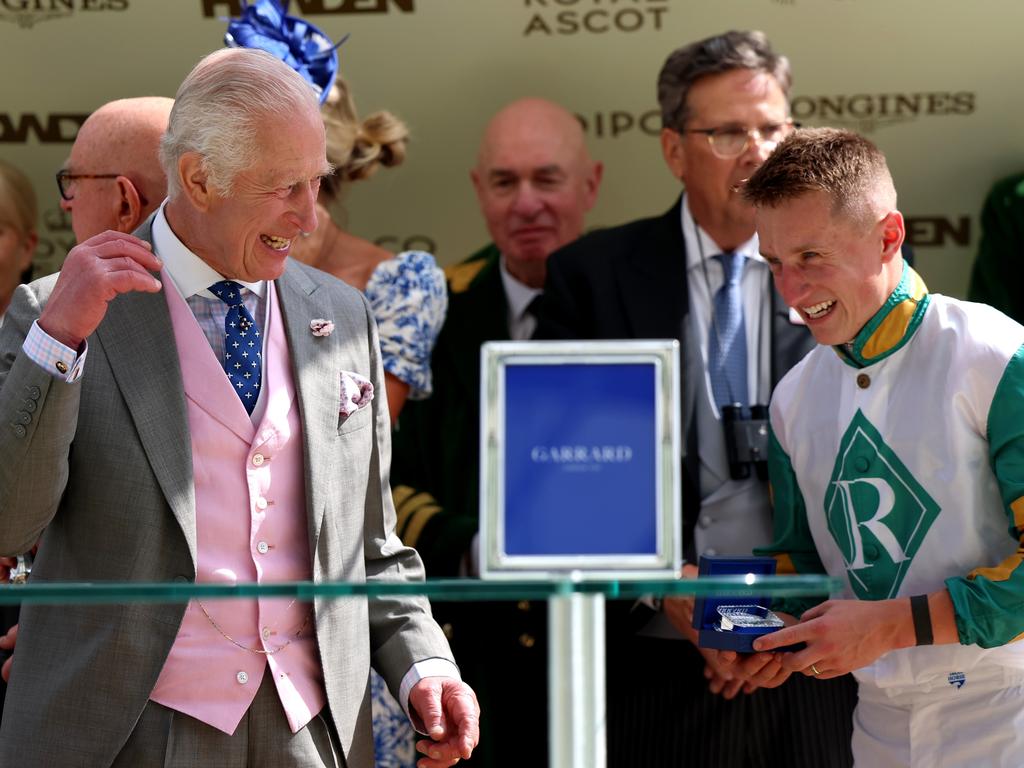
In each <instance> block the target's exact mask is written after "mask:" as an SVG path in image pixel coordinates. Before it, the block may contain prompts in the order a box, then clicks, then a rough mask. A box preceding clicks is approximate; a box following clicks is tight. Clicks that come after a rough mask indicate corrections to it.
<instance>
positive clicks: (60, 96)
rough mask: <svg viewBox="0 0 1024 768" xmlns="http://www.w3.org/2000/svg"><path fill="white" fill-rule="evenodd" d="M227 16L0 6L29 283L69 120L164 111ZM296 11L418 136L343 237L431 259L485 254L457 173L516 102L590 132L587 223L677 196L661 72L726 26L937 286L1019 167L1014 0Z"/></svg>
mask: <svg viewBox="0 0 1024 768" xmlns="http://www.w3.org/2000/svg"><path fill="white" fill-rule="evenodd" d="M234 7H235V8H237V5H235V6H234ZM232 9H233V4H232V3H231V2H223V1H218V0H0V72H3V73H4V77H3V91H2V93H3V97H2V99H0V157H2V158H3V159H5V160H8V161H10V162H13V163H15V164H16V165H18V166H20V167H22V168H23V169H24V170H25V171H26V172H28V173H29V174H30V176H31V178H32V179H33V181H34V182H35V184H36V190H37V192H38V194H39V197H40V204H41V211H42V213H41V218H42V222H41V225H42V237H43V241H42V243H41V245H40V249H39V253H38V261H39V263H40V265H41V266H42V268H43V269H44V270H46V271H50V270H52V269H55V268H56V267H57V266H58V265H59V263H60V261H61V259H63V257H64V255H65V253H66V252H67V249H68V248H69V247H70V245H71V244H72V242H73V235H72V233H71V229H70V226H69V225H68V222H67V220H66V219H65V217H64V216H63V214H62V212H61V211H60V208H59V206H58V205H57V190H56V186H55V184H54V181H53V173H54V172H55V171H56V170H57V169H58V168H59V167H60V165H61V163H62V162H63V161H64V159H65V158H66V156H67V152H68V149H69V146H70V142H71V141H72V140H73V139H74V134H75V130H76V129H77V126H78V125H79V124H80V122H81V120H82V119H84V117H85V116H86V115H87V114H88V113H89V112H90V111H91V110H93V109H95V108H96V107H97V106H98V105H100V104H102V103H103V102H105V101H108V100H110V99H114V98H118V97H123V96H138V95H147V94H157V95H166V96H173V95H174V91H175V89H176V87H177V85H178V83H179V82H180V81H181V79H182V78H183V76H184V75H185V74H186V72H187V71H188V70H189V69H190V68H191V67H192V65H193V64H194V63H195V62H196V61H197V60H198V59H199V57H200V56H202V55H203V54H205V53H207V52H209V51H211V50H213V49H214V48H216V47H219V46H220V44H221V39H222V37H223V33H224V28H225V24H224V21H223V20H222V17H224V16H226V15H228V14H230V13H231V12H232ZM291 11H292V12H293V13H297V14H299V15H303V16H306V17H307V18H309V19H310V21H312V22H313V23H315V24H317V25H318V26H320V27H321V28H322V29H323V30H324V31H325V32H326V33H327V34H328V35H330V36H331V37H333V38H335V39H338V38H340V37H341V36H342V35H343V34H344V33H346V32H349V33H351V35H352V36H351V38H350V39H349V41H348V42H347V43H345V45H344V46H343V47H342V52H341V62H342V70H343V71H344V73H345V75H346V77H347V78H348V79H349V81H350V82H351V84H352V87H353V91H354V93H355V96H356V101H357V104H358V106H359V108H360V110H361V111H362V112H363V113H367V112H370V111H372V110H374V109H379V108H387V109H390V110H392V111H393V112H395V113H397V114H398V115H400V116H401V117H403V118H404V119H405V120H406V121H407V122H408V123H409V124H410V125H411V127H412V129H413V134H414V143H413V145H412V147H411V150H410V155H409V160H408V162H407V163H406V164H405V165H403V166H402V167H400V168H397V169H393V170H390V171H385V172H383V173H381V174H379V175H378V176H377V177H376V178H375V179H373V180H371V181H370V182H367V183H364V184H359V185H356V186H354V187H353V188H352V190H351V194H350V196H349V199H348V206H347V208H348V212H349V228H350V229H351V230H352V231H353V232H355V233H356V234H359V235H362V236H364V237H367V238H370V239H373V240H377V241H378V242H381V243H382V244H384V245H385V246H387V247H389V248H392V249H393V250H398V249H400V248H404V247H417V248H426V249H428V250H433V251H434V252H435V253H436V255H437V256H438V259H439V261H441V262H442V263H451V262H453V261H457V260H459V259H461V258H463V257H464V256H466V255H468V254H469V253H470V252H471V251H473V250H475V249H476V248H478V247H479V246H481V245H482V244H483V243H484V242H486V240H487V234H486V231H485V230H484V227H483V225H482V223H481V220H480V216H479V215H478V212H477V207H476V201H475V199H474V197H473V193H472V190H471V187H470V184H469V177H468V169H469V167H470V165H471V164H472V163H473V160H474V155H475V151H476V143H477V138H478V136H479V133H480V131H481V128H482V126H483V124H484V122H485V121H486V119H487V117H488V116H489V115H490V114H491V113H493V112H494V111H495V110H496V109H497V108H498V107H500V106H501V105H502V104H503V103H505V102H507V101H509V100H511V99H514V98H516V97H520V96H524V95H539V96H545V97H548V98H551V99H555V100H557V101H559V102H561V103H563V104H565V105H566V106H567V107H568V108H570V109H571V110H573V111H574V112H576V113H577V114H579V115H580V117H581V119H582V120H583V121H584V123H585V125H586V126H587V132H588V135H589V137H590V145H591V149H592V151H593V153H594V154H595V155H596V156H597V157H598V158H600V159H602V160H603V161H604V163H605V168H606V170H605V180H604V184H603V188H602V192H601V195H600V198H599V201H598V204H597V207H596V208H595V210H594V212H593V213H592V215H591V217H590V219H589V224H590V225H591V226H598V225H607V224H615V223H618V222H621V221H625V220H628V219H631V218H636V217H638V216H644V215H652V214H656V213H660V212H662V211H663V210H665V209H666V208H668V206H669V205H670V204H671V203H672V202H673V200H674V198H675V196H676V194H677V193H678V187H677V184H676V182H675V181H674V179H672V177H671V176H670V175H669V173H668V172H667V171H666V170H665V168H664V166H663V164H662V161H661V157H660V151H659V148H658V142H657V140H656V136H657V131H658V120H657V116H656V113H654V112H653V111H652V110H654V109H655V108H656V102H655V95H654V93H655V89H654V82H655V78H656V75H657V72H658V69H659V68H660V66H661V64H662V62H663V60H664V58H665V56H666V55H667V54H668V52H669V51H671V50H672V49H673V48H675V47H677V46H678V45H680V44H682V43H684V42H687V41H690V40H694V39H697V38H699V37H704V36H706V35H709V34H713V33H715V32H718V31H721V30H724V29H727V28H730V27H732V28H759V29H763V30H765V31H766V32H767V33H768V35H769V36H770V37H771V39H772V41H773V42H774V44H775V46H776V48H777V49H778V50H780V51H782V52H784V53H786V54H787V55H789V57H790V58H791V60H792V62H793V69H794V73H795V83H794V92H793V109H794V113H795V116H796V117H797V119H799V120H801V121H803V122H804V123H805V124H814V125H824V124H832V125H844V126H849V127H853V128H856V129H859V130H861V131H865V132H868V133H869V134H870V135H871V136H872V138H873V139H874V140H875V141H876V142H877V143H878V144H879V145H880V146H881V147H882V149H883V150H884V151H885V152H886V153H887V155H888V156H889V160H890V164H891V166H892V169H893V173H894V174H895V176H896V183H897V187H898V188H899V190H900V207H901V209H902V210H903V211H904V213H905V214H906V215H907V216H908V218H909V219H910V222H911V224H910V235H911V239H912V241H913V242H914V244H915V247H916V250H917V253H918V265H919V268H920V269H921V271H922V272H923V274H924V276H925V278H926V280H927V281H928V283H929V284H930V286H931V287H932V289H933V290H936V291H940V292H943V293H950V294H954V295H962V294H963V293H964V292H965V290H966V286H967V278H968V274H969V270H970V264H971V261H972V259H973V253H974V248H975V245H976V243H977V240H978V236H979V231H978V211H979V209H980V207H981V203H982V200H983V198H984V195H985V192H986V191H987V189H988V188H989V186H990V185H991V184H992V182H993V181H994V180H995V179H997V178H999V177H1001V176H1003V175H1006V174H1009V173H1011V172H1014V171H1017V170H1019V169H1020V168H1022V167H1024V158H1022V155H1024V147H1022V144H1024V140H1022V139H1021V137H1022V136H1024V130H1022V128H1024V126H1022V115H1024V110H1022V108H1021V106H1022V105H1021V98H1020V96H1019V93H1020V89H1019V88H1018V87H1015V86H1014V83H1015V82H1017V80H1018V78H1019V77H1020V76H1021V74H1022V73H1024V66H1022V64H1024V46H1021V45H1020V44H1019V39H1018V38H1019V34H1020V30H1021V29H1024V3H1021V2H1019V0H974V2H971V3H967V2H953V0H941V1H938V2H937V1H936V0H898V2H893V1H892V0H294V2H292V6H291ZM110 165H111V167H110V168H96V169H91V170H93V171H95V172H116V171H117V167H116V165H117V163H116V158H111V163H110Z"/></svg>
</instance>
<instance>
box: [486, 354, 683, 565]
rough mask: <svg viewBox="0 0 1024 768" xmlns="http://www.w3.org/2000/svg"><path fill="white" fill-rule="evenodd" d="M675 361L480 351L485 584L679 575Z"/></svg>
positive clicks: (658, 357)
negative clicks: (581, 575)
mask: <svg viewBox="0 0 1024 768" xmlns="http://www.w3.org/2000/svg"><path fill="white" fill-rule="evenodd" d="M677 350H678V345H677V343H676V342H674V341H671V342H589V343H574V344H571V345H566V344H564V343H561V342H520V343H516V342H505V343H493V344H488V345H485V349H484V353H483V377H484V381H483V386H482V390H481V391H482V392H484V393H485V395H486V397H485V401H484V403H483V404H482V408H483V413H482V417H483V418H482V423H483V430H482V433H483V434H482V442H481V451H482V461H481V468H482V477H481V502H482V507H481V509H482V519H481V533H482V537H483V543H484V559H483V563H482V566H483V567H482V568H481V571H482V574H483V575H484V576H500V575H508V576H510V577H514V578H523V577H524V576H528V575H530V574H531V573H534V574H536V575H538V576H546V575H550V574H551V573H552V572H557V571H566V570H573V571H576V570H578V571H581V572H595V573H600V574H601V575H602V576H608V575H609V574H614V575H616V576H623V575H626V576H628V575H630V574H635V575H637V576H655V575H670V574H671V575H674V574H675V573H676V572H677V571H678V562H679V557H680V556H679V553H680V551H681V550H680V547H679V533H678V529H679V525H678V521H679V520H680V519H681V517H680V514H679V503H678V498H679V493H678V480H679V478H678V472H679V469H678V468H679V465H680V457H679V451H678V423H677V422H678V414H679V407H678V365H677V362H676V361H677V358H678V351H677Z"/></svg>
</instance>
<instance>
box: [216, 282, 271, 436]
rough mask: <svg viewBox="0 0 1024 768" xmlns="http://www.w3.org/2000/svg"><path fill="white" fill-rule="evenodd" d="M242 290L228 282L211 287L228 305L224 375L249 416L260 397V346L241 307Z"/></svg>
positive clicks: (253, 323)
mask: <svg viewBox="0 0 1024 768" xmlns="http://www.w3.org/2000/svg"><path fill="white" fill-rule="evenodd" d="M243 290H244V289H243V288H242V286H241V285H239V284H238V283H235V282H232V281H231V280H221V281H220V282H219V283H214V284H213V285H211V286H210V291H211V292H212V293H213V295H214V296H216V297H217V298H219V299H220V300H221V301H223V302H224V303H225V304H227V305H228V313H227V315H225V316H224V371H225V372H226V373H227V375H228V381H230V382H231V384H232V386H233V387H234V388H235V393H236V394H237V395H238V397H239V399H240V400H241V401H242V405H244V406H245V410H246V411H247V412H248V413H249V415H250V416H251V415H252V409H253V408H255V407H256V400H257V399H258V398H259V395H260V379H261V377H262V374H263V351H262V348H263V342H262V339H261V338H260V329H259V327H258V326H257V325H256V321H255V320H253V319H252V315H250V314H249V310H248V309H246V308H245V304H243V303H242V291H243Z"/></svg>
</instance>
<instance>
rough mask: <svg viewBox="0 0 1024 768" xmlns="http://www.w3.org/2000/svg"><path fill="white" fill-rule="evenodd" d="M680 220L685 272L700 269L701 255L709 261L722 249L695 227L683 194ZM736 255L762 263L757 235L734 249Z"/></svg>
mask: <svg viewBox="0 0 1024 768" xmlns="http://www.w3.org/2000/svg"><path fill="white" fill-rule="evenodd" d="M680 218H681V219H682V225H683V243H684V244H685V245H686V270H687V271H690V270H691V269H696V268H698V267H700V260H701V255H702V254H703V256H704V258H705V259H710V258H712V257H714V256H717V255H718V254H720V253H722V247H721V246H720V245H718V243H716V242H715V241H714V240H712V239H711V235H709V234H708V233H707V232H705V231H704V230H703V229H701V228H700V227H699V226H697V222H696V220H695V219H694V218H693V213H692V212H691V211H690V201H689V198H688V197H687V195H686V194H685V193H684V194H683V204H682V205H681V206H680ZM734 251H735V252H736V253H742V254H743V255H744V256H746V257H747V258H748V259H753V260H754V261H761V262H763V261H764V258H762V256H761V252H760V249H759V248H758V242H757V233H756V232H755V233H754V236H753V237H751V238H750V239H749V240H747V241H746V242H745V243H741V244H740V246H739V247H738V248H735V249H734Z"/></svg>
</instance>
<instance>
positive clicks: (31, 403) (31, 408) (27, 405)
mask: <svg viewBox="0 0 1024 768" xmlns="http://www.w3.org/2000/svg"><path fill="white" fill-rule="evenodd" d="M21 407H22V408H24V409H25V410H26V411H28V412H29V413H34V412H35V410H36V401H35V400H29V399H28V398H27V397H26V398H25V399H24V400H22V401H21Z"/></svg>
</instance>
